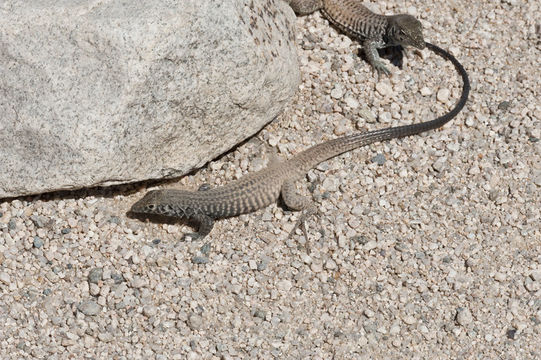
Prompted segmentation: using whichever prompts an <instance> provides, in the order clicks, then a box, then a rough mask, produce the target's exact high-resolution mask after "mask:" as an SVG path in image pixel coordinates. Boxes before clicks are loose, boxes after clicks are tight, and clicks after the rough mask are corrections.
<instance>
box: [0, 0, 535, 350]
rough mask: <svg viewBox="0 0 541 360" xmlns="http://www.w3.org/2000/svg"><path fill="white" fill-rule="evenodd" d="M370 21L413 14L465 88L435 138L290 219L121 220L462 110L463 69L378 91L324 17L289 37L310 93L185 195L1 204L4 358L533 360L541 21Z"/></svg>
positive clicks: (384, 161)
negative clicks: (329, 145) (269, 162)
mask: <svg viewBox="0 0 541 360" xmlns="http://www.w3.org/2000/svg"><path fill="white" fill-rule="evenodd" d="M434 3H435V2H433V1H421V0H408V1H407V2H402V1H400V2H398V1H387V2H385V3H383V2H381V1H378V2H377V3H376V2H374V3H370V4H369V6H370V7H371V8H372V9H373V10H377V11H379V12H383V13H387V14H390V13H397V12H407V13H410V14H413V15H415V16H417V17H418V18H419V19H420V20H421V21H422V23H423V26H424V27H425V29H426V38H427V40H429V41H431V42H434V43H435V44H438V45H441V46H442V47H444V48H446V49H450V50H451V51H452V53H453V54H454V55H456V57H457V58H458V59H460V60H461V61H462V62H463V64H464V65H465V67H466V69H467V70H468V71H469V73H470V76H471V79H472V94H471V99H470V102H469V103H468V105H467V107H466V109H465V110H464V112H462V113H461V114H460V115H459V116H458V117H457V118H456V119H455V120H453V121H452V122H451V123H450V124H448V125H446V126H445V127H443V128H442V129H440V130H438V131H433V132H430V133H426V134H422V135H419V136H415V137H410V138H406V139H401V140H395V141H391V142H388V143H384V144H374V145H373V146H370V147H368V148H365V149H360V150H358V151H354V152H351V153H349V154H346V155H343V156H340V157H338V158H335V159H332V160H330V161H328V162H326V163H323V164H320V165H319V166H318V167H317V169H315V170H313V171H310V172H309V173H308V176H307V181H308V186H307V187H305V186H299V192H300V193H302V194H305V195H307V196H312V197H313V199H314V201H315V202H316V205H317V206H318V208H319V211H320V214H319V215H318V216H314V217H313V218H311V219H310V220H309V221H308V236H309V240H308V241H305V240H304V238H303V236H302V234H301V233H300V231H299V233H298V234H297V235H294V236H293V238H291V239H287V234H288V233H289V231H290V230H291V229H292V227H293V225H294V224H295V221H296V219H297V218H298V214H297V213H291V212H289V211H287V210H285V209H283V208H282V207H280V206H279V205H272V206H269V207H268V208H266V209H262V210H260V211H257V212H255V213H253V214H247V215H243V216H240V217H236V218H231V219H225V220H221V221H218V222H217V223H216V225H215V227H214V230H213V232H212V233H211V235H210V236H209V237H208V238H207V239H205V241H203V242H195V241H187V242H181V241H179V239H181V237H182V235H183V234H184V233H186V232H190V231H191V230H192V229H191V228H190V226H189V224H184V223H180V224H176V223H173V224H159V223H152V222H148V223H146V222H141V221H139V220H136V219H132V218H129V217H127V216H126V211H127V210H128V209H129V208H130V206H131V205H132V204H133V203H134V202H135V201H136V200H138V199H140V198H141V197H142V196H143V195H144V194H145V193H146V191H148V190H149V189H153V188H173V187H174V188H188V189H197V188H198V187H199V186H200V185H201V184H203V183H209V184H210V186H218V185H220V184H223V183H225V182H227V181H230V180H232V179H236V178H239V177H240V176H243V175H244V174H246V173H248V172H251V171H256V170H258V169H260V168H261V167H262V166H264V165H265V163H266V159H267V156H266V154H265V151H264V148H263V147H262V146H261V144H260V140H262V141H264V142H266V143H268V144H270V145H271V146H273V147H275V148H276V149H277V151H278V155H279V156H283V157H288V156H291V155H292V154H295V153H298V152H299V151H301V150H302V149H305V148H307V147H309V146H311V145H314V144H316V143H319V142H320V141H322V140H324V139H329V138H332V137H335V136H341V135H344V134H346V133H353V132H355V131H360V130H361V129H376V128H381V127H384V126H389V125H397V124H409V123H411V122H413V121H420V120H422V119H428V118H432V117H433V116H435V115H437V114H442V113H443V112H444V111H446V110H447V109H449V107H450V106H452V104H453V103H454V101H455V100H456V98H457V97H458V95H459V91H460V81H459V79H458V78H457V76H456V74H455V71H454V69H453V67H452V66H451V65H450V64H448V63H446V62H445V61H443V60H442V59H440V58H439V57H437V56H434V55H433V54H431V53H430V51H428V50H425V51H422V52H419V51H409V52H408V54H407V56H406V58H405V64H404V68H403V70H399V69H397V68H395V67H391V70H392V71H393V75H392V77H391V78H385V77H383V78H380V80H379V81H376V75H375V74H374V72H373V71H372V69H371V68H370V66H369V65H368V64H367V63H366V62H364V61H362V60H360V59H359V58H358V57H357V56H356V54H355V53H356V48H357V46H356V45H355V43H354V42H352V41H351V40H350V39H348V38H347V37H345V36H343V35H340V34H338V33H337V32H336V31H335V30H334V29H332V28H330V27H329V26H328V24H327V22H326V21H325V20H324V19H323V18H322V17H321V15H320V14H319V13H315V14H313V15H310V16H307V17H301V18H299V19H297V29H298V32H297V35H296V37H297V44H298V48H297V51H298V55H299V60H300V64H301V73H302V84H301V86H300V88H299V91H298V93H297V94H296V95H295V97H294V98H293V99H292V103H291V105H290V106H289V107H288V108H287V109H286V111H285V112H284V114H283V115H281V116H279V117H278V118H277V120H276V121H274V122H272V123H271V124H270V125H269V126H267V127H266V128H265V129H263V131H261V132H260V133H259V134H258V135H257V139H254V140H250V141H248V142H246V143H244V144H243V145H242V146H240V147H238V148H237V149H235V151H232V152H230V153H228V154H227V155H225V156H222V157H221V158H219V159H217V160H215V161H212V162H210V163H209V164H208V166H206V167H204V168H203V169H201V170H199V171H197V172H195V173H193V174H191V175H189V176H185V177H182V178H181V179H179V180H176V181H168V182H162V183H159V184H156V183H150V184H146V185H137V186H135V185H129V186H121V187H114V188H108V189H101V190H86V191H77V192H68V193H59V194H49V195H43V196H34V197H25V198H19V199H15V200H11V201H4V202H2V203H0V324H2V326H0V358H1V359H2V360H4V359H21V358H51V359H64V358H77V359H91V358H93V359H141V358H145V359H160V360H161V359H521V360H522V359H539V358H541V342H540V341H539V339H540V338H541V230H540V226H539V224H540V223H541V218H540V211H539V209H540V208H541V197H540V194H541V191H540V190H541V189H540V188H541V153H540V152H541V151H540V150H541V149H540V147H541V146H540V142H539V139H540V138H541V124H540V118H541V105H540V103H539V96H540V95H541V84H540V82H539V69H538V68H539V59H540V58H541V49H540V34H539V31H540V29H541V27H540V24H539V17H538V15H537V14H539V13H540V11H541V9H540V5H539V2H538V1H511V0H508V1H466V0H460V1H453V2H449V3H445V2H438V3H437V4H438V5H437V6H435V5H434Z"/></svg>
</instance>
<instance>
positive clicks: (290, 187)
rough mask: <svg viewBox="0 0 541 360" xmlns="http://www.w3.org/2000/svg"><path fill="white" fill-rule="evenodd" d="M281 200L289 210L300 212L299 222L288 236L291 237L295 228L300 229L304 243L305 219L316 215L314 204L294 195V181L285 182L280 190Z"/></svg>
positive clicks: (306, 234) (305, 235)
mask: <svg viewBox="0 0 541 360" xmlns="http://www.w3.org/2000/svg"><path fill="white" fill-rule="evenodd" d="M281 195H282V200H284V203H285V204H286V206H287V207H288V208H290V209H291V210H297V211H302V213H301V215H300V216H299V220H298V221H297V223H296V224H295V226H294V227H293V230H291V232H290V233H289V236H290V237H291V236H292V235H293V234H294V233H295V231H296V230H297V228H299V227H300V228H301V230H302V232H303V235H304V238H305V239H306V241H308V233H307V231H306V219H307V218H308V217H310V216H311V215H313V214H315V213H316V207H315V205H314V203H313V202H312V201H311V200H310V199H308V198H306V197H304V196H300V195H298V194H297V193H296V188H295V182H294V181H286V182H284V184H283V185H282V190H281Z"/></svg>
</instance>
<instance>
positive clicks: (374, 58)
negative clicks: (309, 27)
mask: <svg viewBox="0 0 541 360" xmlns="http://www.w3.org/2000/svg"><path fill="white" fill-rule="evenodd" d="M285 2H286V3H288V4H289V5H290V6H291V8H292V9H293V11H295V12H296V13H297V14H299V15H306V14H310V13H312V12H314V11H316V10H320V11H321V12H322V13H323V15H324V16H325V17H326V18H327V19H328V20H329V22H330V23H331V24H333V25H334V26H336V27H337V28H338V29H340V30H341V31H343V32H344V33H345V34H346V35H348V36H350V37H352V38H354V39H356V40H358V41H359V42H360V43H361V45H362V48H363V51H364V53H365V55H366V58H367V60H368V62H369V63H370V64H371V65H372V67H374V68H375V69H376V70H377V71H378V72H382V73H385V74H386V75H389V74H390V73H391V72H390V71H389V69H387V67H386V66H385V65H384V64H383V62H382V61H381V59H380V57H379V55H378V51H377V49H381V48H385V47H390V46H397V45H401V46H404V47H405V46H413V47H416V48H418V49H421V50H422V49H424V48H425V41H424V39H423V28H422V25H421V22H420V21H419V20H417V19H416V18H415V17H413V16H411V15H407V14H398V15H379V14H376V13H374V12H372V11H370V10H369V9H368V8H367V7H366V6H364V5H363V4H362V3H361V1H360V0H285Z"/></svg>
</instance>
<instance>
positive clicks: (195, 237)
mask: <svg viewBox="0 0 541 360" xmlns="http://www.w3.org/2000/svg"><path fill="white" fill-rule="evenodd" d="M187 238H190V239H191V240H192V241H197V240H200V239H201V238H203V236H201V234H200V233H197V232H191V233H186V234H184V235H183V236H182V237H181V238H180V241H182V242H186V241H187Z"/></svg>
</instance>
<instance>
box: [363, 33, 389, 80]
mask: <svg viewBox="0 0 541 360" xmlns="http://www.w3.org/2000/svg"><path fill="white" fill-rule="evenodd" d="M376 45H377V42H376V41H374V40H370V39H366V40H364V41H363V43H362V47H363V51H364V54H365V55H366V59H367V60H368V62H369V63H370V65H372V67H373V68H374V69H376V70H377V72H378V73H384V74H385V75H391V72H390V71H389V69H387V67H386V66H385V64H384V63H383V61H382V60H381V58H380V57H379V54H378V49H377V46H376Z"/></svg>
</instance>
